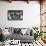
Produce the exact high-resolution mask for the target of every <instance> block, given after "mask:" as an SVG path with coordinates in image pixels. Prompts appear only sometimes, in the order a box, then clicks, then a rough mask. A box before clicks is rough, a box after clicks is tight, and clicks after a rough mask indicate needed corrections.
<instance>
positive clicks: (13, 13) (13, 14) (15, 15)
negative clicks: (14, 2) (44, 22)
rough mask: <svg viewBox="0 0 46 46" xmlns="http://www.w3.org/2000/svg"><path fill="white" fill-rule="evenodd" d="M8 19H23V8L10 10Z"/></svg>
mask: <svg viewBox="0 0 46 46" xmlns="http://www.w3.org/2000/svg"><path fill="white" fill-rule="evenodd" d="M8 20H23V10H8Z"/></svg>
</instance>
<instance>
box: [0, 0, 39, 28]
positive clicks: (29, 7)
mask: <svg viewBox="0 0 46 46" xmlns="http://www.w3.org/2000/svg"><path fill="white" fill-rule="evenodd" d="M8 10H23V20H22V21H8V19H7V12H8ZM32 26H40V4H39V3H38V2H35V1H34V2H30V3H29V4H27V3H26V2H20V1H19V2H17V1H16V2H12V3H8V2H0V27H32Z"/></svg>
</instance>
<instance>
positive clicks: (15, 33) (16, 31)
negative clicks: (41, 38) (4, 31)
mask: <svg viewBox="0 0 46 46" xmlns="http://www.w3.org/2000/svg"><path fill="white" fill-rule="evenodd" d="M21 29H26V28H9V32H10V33H11V34H10V35H9V36H4V37H5V38H4V39H5V40H6V39H9V38H10V40H13V39H15V40H20V42H21V43H30V42H33V41H34V37H33V36H32V31H31V30H30V34H31V35H28V33H26V34H24V35H23V34H22V33H21Z"/></svg>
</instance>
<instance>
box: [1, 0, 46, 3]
mask: <svg viewBox="0 0 46 46" xmlns="http://www.w3.org/2000/svg"><path fill="white" fill-rule="evenodd" d="M0 1H9V2H11V1H27V3H28V2H29V1H39V2H40V3H41V2H43V1H46V0H0Z"/></svg>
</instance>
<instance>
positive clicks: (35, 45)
mask: <svg viewBox="0 0 46 46" xmlns="http://www.w3.org/2000/svg"><path fill="white" fill-rule="evenodd" d="M0 46H2V45H0ZM3 46H46V44H45V43H44V42H43V41H42V40H38V41H37V40H36V41H34V42H33V43H19V44H16V45H10V44H5V45H3Z"/></svg>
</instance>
